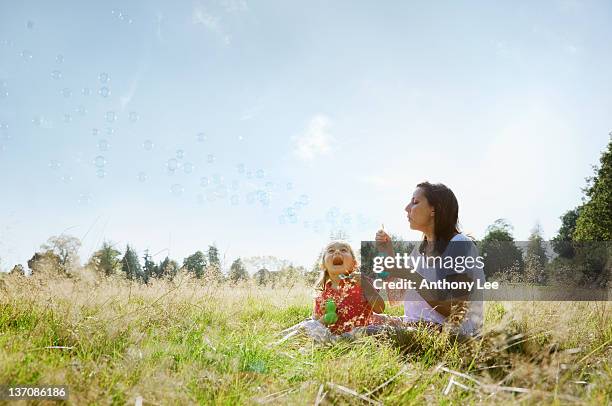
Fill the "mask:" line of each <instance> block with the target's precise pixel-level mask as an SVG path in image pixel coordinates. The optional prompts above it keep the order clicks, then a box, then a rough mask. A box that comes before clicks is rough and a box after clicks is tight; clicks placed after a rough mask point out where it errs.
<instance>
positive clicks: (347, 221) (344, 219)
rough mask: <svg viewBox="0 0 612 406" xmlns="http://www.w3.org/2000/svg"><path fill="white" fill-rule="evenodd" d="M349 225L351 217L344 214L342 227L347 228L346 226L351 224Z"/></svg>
mask: <svg viewBox="0 0 612 406" xmlns="http://www.w3.org/2000/svg"><path fill="white" fill-rule="evenodd" d="M351 223H352V219H351V215H350V214H348V213H345V214H344V215H343V216H342V224H344V225H347V226H348V225H349V224H351Z"/></svg>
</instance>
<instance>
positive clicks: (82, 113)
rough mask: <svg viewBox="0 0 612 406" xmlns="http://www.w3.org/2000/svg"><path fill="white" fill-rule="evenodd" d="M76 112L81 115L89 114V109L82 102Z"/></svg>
mask: <svg viewBox="0 0 612 406" xmlns="http://www.w3.org/2000/svg"><path fill="white" fill-rule="evenodd" d="M76 112H77V114H78V115H79V116H84V115H86V114H87V109H86V108H85V106H83V105H82V104H81V105H80V106H79V107H77V109H76Z"/></svg>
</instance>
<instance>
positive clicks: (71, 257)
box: [40, 234, 81, 273]
mask: <svg viewBox="0 0 612 406" xmlns="http://www.w3.org/2000/svg"><path fill="white" fill-rule="evenodd" d="M40 248H41V249H43V250H45V251H50V252H52V253H54V254H55V255H57V257H58V258H59V265H60V270H61V271H63V272H65V273H70V269H71V268H72V267H73V266H78V265H79V256H78V252H79V249H80V248H81V241H80V240H79V239H78V238H76V237H74V236H71V235H68V234H60V235H57V236H53V237H50V238H49V239H48V240H47V243H46V244H43V245H41V247H40Z"/></svg>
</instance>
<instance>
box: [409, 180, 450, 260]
mask: <svg viewBox="0 0 612 406" xmlns="http://www.w3.org/2000/svg"><path fill="white" fill-rule="evenodd" d="M417 187H418V188H421V189H423V194H424V195H425V197H426V198H427V201H428V202H429V204H430V205H431V206H432V207H433V208H434V211H435V215H434V234H435V236H436V241H435V242H434V249H433V253H434V255H442V253H443V252H444V250H445V249H446V247H447V245H448V243H449V241H450V240H451V238H453V236H454V235H455V234H458V233H459V228H458V224H457V219H458V217H459V203H457V198H456V197H455V194H454V193H453V191H452V190H450V189H449V188H448V187H446V186H445V185H443V184H441V183H434V184H432V183H429V182H422V183H419V184H418V185H417ZM427 244H428V241H427V237H425V238H424V239H423V242H422V243H421V245H420V246H419V252H420V253H421V254H423V253H424V252H425V249H426V248H427Z"/></svg>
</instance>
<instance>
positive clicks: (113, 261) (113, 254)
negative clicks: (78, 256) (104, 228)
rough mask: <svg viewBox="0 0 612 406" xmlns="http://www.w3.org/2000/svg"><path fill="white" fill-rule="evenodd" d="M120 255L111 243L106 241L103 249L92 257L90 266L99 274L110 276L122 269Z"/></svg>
mask: <svg viewBox="0 0 612 406" xmlns="http://www.w3.org/2000/svg"><path fill="white" fill-rule="evenodd" d="M120 255H121V253H120V252H119V251H117V250H116V249H115V248H114V246H113V244H112V243H111V242H108V241H104V242H103V243H102V248H100V249H99V250H98V251H96V252H94V254H93V255H92V256H91V259H90V260H89V264H90V265H91V266H93V268H94V269H95V270H96V271H97V272H99V273H101V274H103V275H104V276H110V275H113V274H115V273H116V272H117V271H118V270H119V269H120V264H121V259H120V258H119V257H120Z"/></svg>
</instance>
